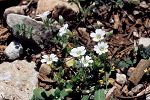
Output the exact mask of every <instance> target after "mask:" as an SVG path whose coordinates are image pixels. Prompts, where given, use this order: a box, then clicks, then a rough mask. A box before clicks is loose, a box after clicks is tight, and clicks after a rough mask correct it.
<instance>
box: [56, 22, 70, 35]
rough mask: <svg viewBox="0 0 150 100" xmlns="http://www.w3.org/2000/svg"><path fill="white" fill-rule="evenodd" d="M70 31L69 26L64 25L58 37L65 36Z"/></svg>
mask: <svg viewBox="0 0 150 100" xmlns="http://www.w3.org/2000/svg"><path fill="white" fill-rule="evenodd" d="M67 31H68V24H64V25H63V27H61V28H60V30H59V33H58V35H59V36H63V35H64V34H66V33H67Z"/></svg>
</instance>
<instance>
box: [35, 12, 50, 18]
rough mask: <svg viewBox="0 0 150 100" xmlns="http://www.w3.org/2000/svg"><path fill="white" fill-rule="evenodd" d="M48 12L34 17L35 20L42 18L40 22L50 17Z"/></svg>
mask: <svg viewBox="0 0 150 100" xmlns="http://www.w3.org/2000/svg"><path fill="white" fill-rule="evenodd" d="M50 13H51V12H50V11H46V12H44V13H42V14H39V15H36V17H37V18H42V20H46V19H47V16H48V15H50Z"/></svg>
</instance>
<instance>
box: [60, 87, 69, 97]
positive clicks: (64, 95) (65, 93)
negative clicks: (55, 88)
mask: <svg viewBox="0 0 150 100" xmlns="http://www.w3.org/2000/svg"><path fill="white" fill-rule="evenodd" d="M68 94H69V93H68V92H66V91H65V89H63V90H62V91H61V92H60V98H61V99H64V98H65V97H66V96H67V95H68Z"/></svg>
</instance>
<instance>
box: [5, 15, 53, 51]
mask: <svg viewBox="0 0 150 100" xmlns="http://www.w3.org/2000/svg"><path fill="white" fill-rule="evenodd" d="M7 24H8V26H9V27H10V28H12V29H13V30H14V32H13V34H14V36H16V37H18V38H20V40H21V41H23V43H26V44H28V45H27V46H31V47H30V48H32V49H34V51H37V52H39V51H40V50H41V48H44V42H43V40H45V39H48V38H47V37H49V35H51V34H50V33H49V32H47V30H46V27H45V25H44V23H43V22H38V21H36V20H34V19H32V18H31V17H28V16H24V15H18V14H8V16H7ZM16 25H25V26H26V28H27V27H28V28H29V27H30V28H31V27H32V34H31V36H29V35H30V34H29V33H28V34H27V33H26V34H22V33H18V32H16ZM29 25H30V26H29Z"/></svg>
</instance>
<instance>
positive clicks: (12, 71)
mask: <svg viewBox="0 0 150 100" xmlns="http://www.w3.org/2000/svg"><path fill="white" fill-rule="evenodd" d="M35 67H36V66H35V63H34V62H30V63H29V62H27V61H25V60H22V61H19V60H16V61H14V62H11V63H9V62H4V63H2V64H0V72H1V73H0V94H1V96H0V100H3V99H2V97H3V98H5V99H8V100H30V99H31V98H32V95H33V93H32V92H33V90H34V89H35V88H36V85H37V82H38V79H37V77H38V72H36V71H35V69H34V68H35Z"/></svg>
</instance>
